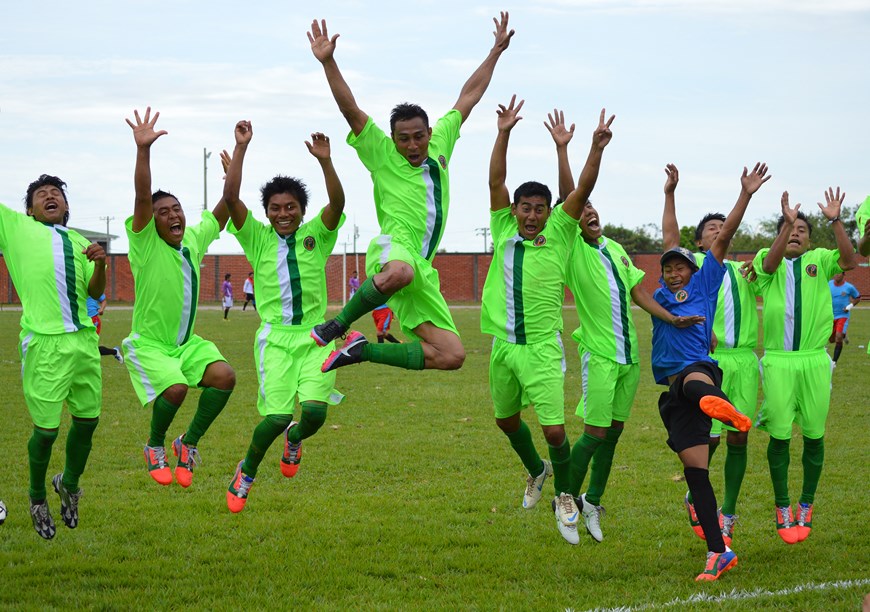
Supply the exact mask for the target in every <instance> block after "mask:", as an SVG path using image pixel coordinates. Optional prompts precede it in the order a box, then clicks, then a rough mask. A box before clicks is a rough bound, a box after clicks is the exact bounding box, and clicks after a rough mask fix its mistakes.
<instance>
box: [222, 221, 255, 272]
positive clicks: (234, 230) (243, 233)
mask: <svg viewBox="0 0 870 612" xmlns="http://www.w3.org/2000/svg"><path fill="white" fill-rule="evenodd" d="M256 226H257V222H256V221H255V220H254V214H253V213H252V212H251V209H248V214H247V215H246V216H245V220H244V222H243V223H242V227H236V225H235V223H233V220H232V219H230V220H229V222H228V223H227V232H229V233H230V234H231V235H233V236H235V237H236V240H238V241H239V246H241V247H242V250H243V251H244V252H245V253H247V252H249V251H250V250H251V249H252V248H253V247H254V240H255V236H256ZM245 282H247V279H245Z"/></svg>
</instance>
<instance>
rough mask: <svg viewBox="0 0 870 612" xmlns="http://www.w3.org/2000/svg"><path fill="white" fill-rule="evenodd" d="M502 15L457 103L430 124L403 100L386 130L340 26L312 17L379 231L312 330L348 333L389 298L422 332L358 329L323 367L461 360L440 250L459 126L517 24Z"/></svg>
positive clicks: (410, 327)
mask: <svg viewBox="0 0 870 612" xmlns="http://www.w3.org/2000/svg"><path fill="white" fill-rule="evenodd" d="M494 21H495V26H496V29H495V44H494V45H493V47H492V49H491V50H490V52H489V55H487V57H486V59H485V60H484V61H483V63H482V64H481V65H480V66H479V67H478V68H477V70H475V71H474V73H473V74H472V75H471V77H470V78H469V79H468V81H466V83H465V85H464V86H463V87H462V91H461V92H460V93H459V98H458V99H457V101H456V104H454V106H453V109H451V110H450V111H448V113H447V114H446V115H445V116H444V117H442V118H441V119H440V120H438V122H437V123H436V124H435V127H434V128H430V127H429V118H428V115H427V114H426V112H425V111H424V110H423V109H422V108H420V107H419V106H417V105H416V104H407V103H405V104H399V105H398V106H396V107H395V108H394V109H393V111H392V113H391V114H390V132H391V136H387V135H386V134H385V133H384V132H383V131H381V129H380V128H378V127H377V126H376V125H375V123H374V121H373V120H372V119H371V117H369V116H368V115H367V114H366V113H365V112H363V111H362V110H360V108H359V107H358V106H357V104H356V100H355V99H354V97H353V94H352V93H351V90H350V87H348V85H347V82H346V81H345V80H344V77H343V76H342V74H341V72H340V71H339V69H338V65H337V64H336V62H335V58H334V53H335V44H336V39H337V38H338V34H335V35H334V36H333V37H332V38H330V37H329V34H328V33H327V29H326V21H325V20H324V21H322V22H321V23H318V22H317V21H316V20H315V21H314V23H312V25H311V32H309V34H308V39H309V41H310V42H311V50H312V52H313V53H314V56H315V57H316V58H317V59H318V60H319V61H320V62H321V64H323V69H324V72H325V73H326V79H327V81H328V83H329V87H330V89H331V90H332V95H333V97H334V98H335V101H336V102H337V103H338V108H339V110H340V111H341V113H342V115H344V118H345V119H346V120H347V122H348V124H349V125H350V128H351V133H350V134H349V135H348V138H347V141H348V143H349V144H350V145H351V146H352V147H354V148H355V149H356V151H357V154H358V156H359V158H360V160H361V161H362V162H363V164H365V166H366V168H367V169H368V170H369V172H370V173H371V177H372V181H373V183H374V197H375V209H376V211H377V214H378V221H379V222H380V225H381V234H380V235H379V236H377V237H375V238H374V239H373V240H372V242H371V243H370V244H369V248H368V251H367V253H366V272H367V275H368V278H366V280H365V282H363V284H362V285H361V286H360V289H359V291H357V292H356V294H355V295H354V296H353V299H351V300H350V301H349V302H348V303H347V304H346V305H345V307H344V309H343V310H342V311H341V312H340V313H339V314H338V316H337V317H336V318H335V319H332V320H330V321H327V322H326V323H324V324H322V325H317V326H315V327H314V329H313V330H312V334H311V335H312V337H313V338H314V340H315V341H316V342H317V344H318V345H321V346H323V345H325V344H327V343H328V342H331V341H332V340H333V339H335V338H337V337H338V336H340V335H342V334H344V333H345V332H346V331H347V329H348V327H349V326H350V324H351V323H353V322H354V321H355V320H357V319H358V318H359V317H361V316H362V315H364V314H365V313H367V312H370V311H371V310H373V309H375V308H377V307H378V306H380V305H381V304H383V303H385V302H388V303H389V305H390V308H392V309H393V311H395V313H396V316H398V318H399V321H400V323H401V325H402V331H403V332H405V334H406V335H408V336H410V337H411V338H412V339H413V340H414V341H412V342H406V343H403V344H379V345H377V344H369V343H368V341H367V340H366V338H365V336H363V335H362V334H360V333H358V332H352V333H351V334H349V335H348V337H347V340H346V342H345V343H344V345H343V346H342V348H341V350H339V351H334V352H333V353H332V354H331V355H330V356H329V358H328V359H327V360H326V362H325V363H324V364H323V370H324V371H328V370H331V369H333V368H338V367H342V366H345V365H350V364H353V363H359V362H361V361H373V362H376V363H385V364H388V365H392V366H396V367H400V368H405V369H408V370H422V369H423V368H434V369H440V370H455V369H458V368H460V367H461V366H462V363H463V362H464V361H465V349H464V348H463V347H462V342H461V341H460V339H459V333H458V332H457V330H456V326H455V325H454V323H453V318H452V317H451V316H450V310H449V309H448V308H447V303H446V302H445V301H444V297H443V296H442V295H441V290H440V284H439V281H438V272H437V271H436V270H435V269H434V268H433V267H432V260H433V258H434V257H435V253H436V251H437V250H438V243H439V242H440V241H441V237H442V234H443V232H444V226H445V223H446V221H447V210H448V207H449V201H450V197H449V194H450V179H449V174H448V167H449V164H450V158H451V156H452V153H453V147H454V145H455V143H456V140H457V139H458V138H459V128H460V126H461V124H462V123H463V122H464V121H465V120H466V119H467V118H468V116H469V114H470V113H471V110H472V109H473V108H474V106H475V105H476V104H477V103H478V102H479V101H480V99H481V97H482V96H483V94H484V92H485V91H486V88H487V87H488V86H489V82H490V80H491V79H492V73H493V70H494V69H495V65H496V63H497V62H498V59H499V57H501V54H502V53H503V52H504V51H505V50H506V49H507V48H508V45H509V44H510V40H511V37H512V36H513V34H514V31H513V30H509V29H508V14H507V13H502V14H501V19H500V20H494Z"/></svg>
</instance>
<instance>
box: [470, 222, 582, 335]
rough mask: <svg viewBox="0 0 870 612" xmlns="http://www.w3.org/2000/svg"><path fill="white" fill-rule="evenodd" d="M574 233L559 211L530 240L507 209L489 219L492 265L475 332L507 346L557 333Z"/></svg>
mask: <svg viewBox="0 0 870 612" xmlns="http://www.w3.org/2000/svg"><path fill="white" fill-rule="evenodd" d="M576 228H577V220H576V219H572V218H571V217H570V216H569V215H568V214H567V213H566V212H565V211H564V210H562V207H561V206H556V207H555V208H554V209H553V212H552V213H551V214H550V219H549V220H548V221H547V226H546V227H545V228H544V230H543V231H542V232H541V233H540V234H538V236H537V237H536V238H535V239H534V240H526V239H525V238H523V237H522V236H520V234H519V233H517V220H516V217H514V216H513V215H512V214H511V209H510V208H509V207H508V208H502V209H499V210H496V211H492V213H491V214H490V229H491V230H492V243H493V245H495V252H494V253H493V257H492V263H491V264H490V266H489V272H488V273H487V275H486V283H484V285H483V299H482V304H481V310H480V330H481V331H482V332H483V333H485V334H491V335H493V336H495V337H496V338H499V339H500V340H504V341H506V342H510V343H512V344H533V343H535V342H541V341H543V340H549V339H551V338H552V336H553V333H554V332H558V331H561V330H562V304H563V303H564V301H565V268H566V267H567V263H568V253H569V252H570V250H571V244H572V242H573V239H574V234H575V232H576Z"/></svg>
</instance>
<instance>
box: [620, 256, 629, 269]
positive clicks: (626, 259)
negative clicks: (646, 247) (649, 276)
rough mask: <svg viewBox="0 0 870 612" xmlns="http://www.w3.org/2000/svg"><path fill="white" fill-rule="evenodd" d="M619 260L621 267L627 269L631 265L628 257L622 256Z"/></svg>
mask: <svg viewBox="0 0 870 612" xmlns="http://www.w3.org/2000/svg"><path fill="white" fill-rule="evenodd" d="M620 259H621V261H622V265H623V266H625V267H626V268H628V267H629V266H630V265H631V263H630V262H629V261H628V257H626V256H625V255H623V256H622V257H621V258H620Z"/></svg>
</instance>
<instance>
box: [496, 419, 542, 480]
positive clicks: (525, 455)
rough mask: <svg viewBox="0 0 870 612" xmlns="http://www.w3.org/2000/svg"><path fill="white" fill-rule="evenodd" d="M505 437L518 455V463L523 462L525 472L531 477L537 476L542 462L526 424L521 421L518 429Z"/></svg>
mask: <svg viewBox="0 0 870 612" xmlns="http://www.w3.org/2000/svg"><path fill="white" fill-rule="evenodd" d="M505 435H506V436H507V438H508V440H509V441H510V443H511V447H513V449H514V451H515V452H516V454H517V455H519V457H520V461H522V462H523V466H525V468H526V471H527V472H528V473H529V474H531V475H532V476H538V475H539V474H540V473H541V470H543V469H544V462H543V461H541V456H540V455H539V454H538V450H537V449H536V448H535V443H534V442H533V441H532V432H531V431H530V430H529V426H528V425H526V422H525V421H523V420H522V419H521V420H520V427H519V429H517V430H516V431H515V432H513V433H506V434H505Z"/></svg>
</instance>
